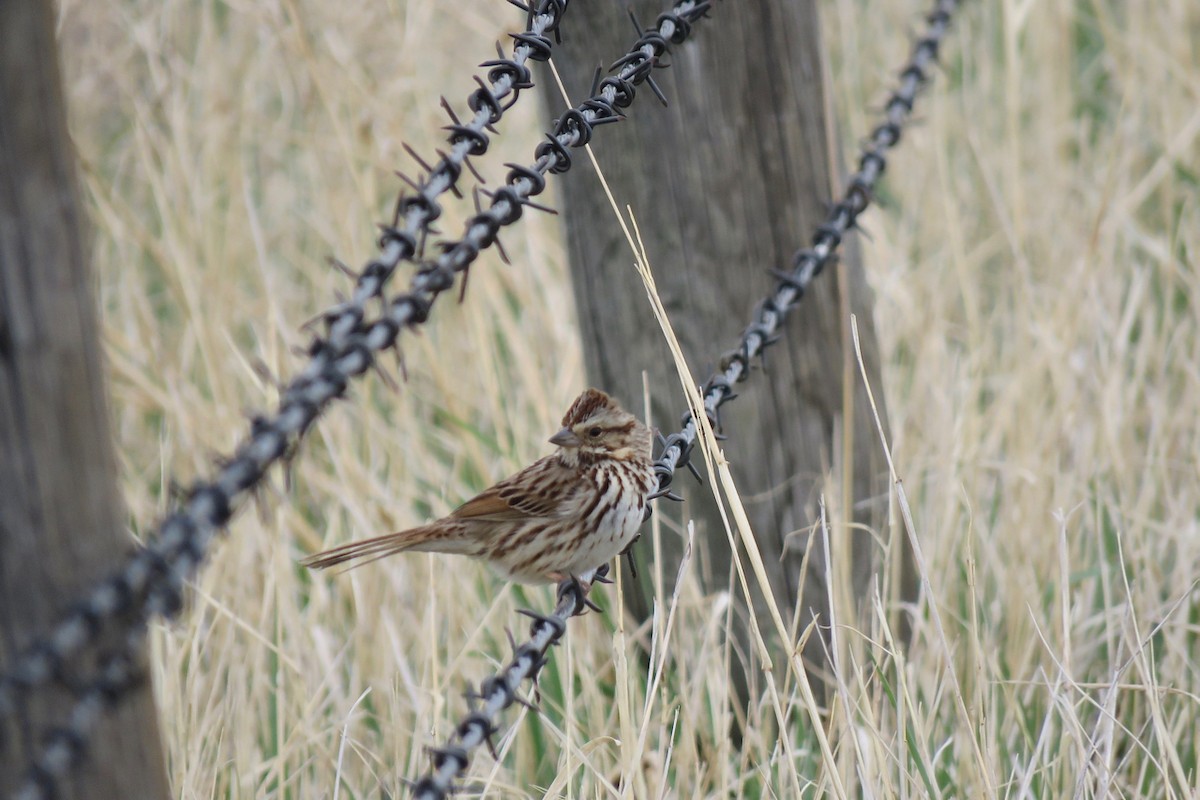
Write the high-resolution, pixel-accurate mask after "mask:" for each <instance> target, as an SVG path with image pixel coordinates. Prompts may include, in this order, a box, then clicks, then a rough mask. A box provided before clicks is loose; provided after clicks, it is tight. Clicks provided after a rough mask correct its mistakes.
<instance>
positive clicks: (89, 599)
mask: <svg viewBox="0 0 1200 800" xmlns="http://www.w3.org/2000/svg"><path fill="white" fill-rule="evenodd" d="M568 2H569V0H539V1H538V3H537V5H536V6H534V5H532V4H531V5H527V6H526V5H519V4H518V5H519V7H520V8H523V9H524V10H525V11H526V13H527V15H528V23H527V27H526V30H525V31H524V32H523V33H518V34H511V36H512V38H513V39H514V40H515V41H516V45H515V46H514V48H513V56H512V58H507V59H506V58H499V59H495V60H492V61H485V62H484V63H483V64H482V66H485V67H491V69H490V71H489V72H488V80H489V81H490V84H485V83H484V82H483V81H482V80H480V79H478V78H476V80H477V81H478V83H479V88H478V89H476V90H475V92H473V93H472V94H471V96H470V97H469V99H468V104H469V105H470V107H471V109H472V110H473V111H475V115H474V117H472V118H471V119H470V120H469V121H468V122H467V123H465V124H463V123H461V122H460V121H459V120H457V119H454V120H453V124H451V125H449V126H447V129H448V130H449V131H450V136H449V137H448V139H449V142H450V144H451V147H450V150H449V151H448V152H445V153H442V154H441V156H442V158H441V160H440V161H439V162H438V163H437V164H436V165H435V166H433V167H431V168H429V170H428V175H427V176H426V178H425V179H424V180H423V181H421V182H420V183H418V184H417V185H416V187H415V189H416V193H415V194H412V195H409V194H402V195H401V197H400V198H399V200H398V201H397V208H396V214H395V217H394V219H393V223H392V224H391V225H388V226H385V228H384V235H383V236H382V237H381V240H380V248H381V251H382V252H381V254H380V257H379V258H377V259H375V260H372V261H371V262H369V263H368V264H367V265H366V267H365V268H364V269H363V270H362V272H361V273H360V274H359V275H358V277H357V280H356V283H355V287H354V292H353V294H352V296H351V298H350V299H349V300H347V301H345V302H342V303H339V304H338V305H337V306H334V307H333V308H331V309H329V310H328V311H326V312H325V313H324V314H322V315H321V319H323V320H324V322H325V327H326V334H325V338H323V339H320V338H319V339H318V340H317V341H315V342H314V343H313V344H312V346H311V347H310V348H309V352H308V355H309V359H310V360H309V362H308V364H307V365H306V367H305V368H304V370H303V371H302V372H301V373H300V375H298V376H297V377H296V378H295V379H293V380H292V382H291V383H290V384H288V386H287V387H286V389H285V391H284V394H283V399H282V401H281V402H280V404H279V408H278V411H277V412H276V414H275V416H274V417H273V418H269V417H266V416H258V417H256V418H255V419H254V420H253V421H252V424H251V429H250V436H249V437H248V438H247V439H245V440H243V442H242V444H241V445H240V446H239V447H238V448H237V450H236V451H235V453H234V455H233V456H232V457H230V458H228V459H225V460H224V463H223V465H222V466H221V468H220V470H219V471H218V473H217V476H216V478H215V480H213V481H212V482H211V483H206V484H205V483H202V484H198V485H196V486H195V487H193V489H192V490H191V492H190V496H189V498H188V500H187V501H186V502H185V503H184V506H183V508H181V509H180V510H178V511H177V512H175V513H173V514H171V515H170V516H168V517H167V518H166V519H165V520H164V521H163V522H162V524H161V526H160V528H159V536H158V537H157V538H156V539H155V540H154V541H152V542H150V543H148V544H147V545H146V546H144V547H142V548H139V549H138V550H137V551H136V552H135V553H133V554H132V555H131V556H130V558H129V559H128V561H127V562H126V564H125V565H124V566H123V567H122V568H121V569H120V570H119V571H118V572H117V573H116V574H114V575H111V576H109V577H108V578H107V579H105V580H103V581H101V582H100V583H98V584H97V585H96V586H95V587H93V588H92V590H91V591H90V592H88V593H87V595H86V596H85V597H83V598H81V599H80V601H79V602H78V603H77V604H76V605H75V606H74V607H73V608H72V609H71V610H70V611H69V612H68V613H67V614H66V615H65V616H64V618H63V619H62V620H61V621H60V622H59V623H58V624H57V625H55V627H54V628H53V630H52V631H51V632H50V633H49V634H48V635H46V636H44V637H42V638H40V639H39V640H37V641H36V642H35V643H34V644H32V645H31V646H29V647H28V648H26V649H25V650H24V651H23V652H22V653H21V654H20V655H19V656H18V657H17V658H16V659H15V663H14V664H13V665H12V667H10V668H8V669H7V671H6V673H5V674H3V675H0V718H2V717H4V716H5V715H7V714H8V713H9V712H10V711H11V709H12V703H13V700H14V695H15V692H16V691H17V690H24V691H30V690H33V689H36V688H39V687H41V686H43V685H45V684H47V683H49V682H51V681H52V680H54V679H55V677H56V676H57V675H59V674H60V673H61V668H62V664H63V662H64V661H65V660H67V659H69V658H71V657H72V656H74V655H75V654H77V653H78V652H80V651H81V650H82V649H83V648H84V647H86V646H88V645H90V644H92V643H94V642H95V641H96V639H97V638H98V637H99V635H100V632H101V630H102V628H103V625H104V623H105V622H107V621H109V620H113V619H115V618H117V617H119V616H121V615H123V614H125V613H127V612H129V611H131V610H134V609H135V607H136V606H138V605H139V604H140V603H142V602H143V599H144V598H146V597H148V596H150V589H151V588H152V587H155V586H162V584H171V586H170V587H167V588H165V589H163V590H159V591H156V592H154V593H153V596H150V600H149V602H148V604H147V605H148V607H149V613H150V614H151V615H153V614H164V615H165V616H173V615H174V613H176V611H177V610H178V607H179V605H180V597H181V591H182V585H183V580H184V578H185V576H186V575H187V574H190V573H191V572H192V571H193V570H194V569H195V567H196V565H197V564H198V563H199V561H200V560H201V559H202V558H203V556H204V554H205V552H206V551H207V549H208V545H209V543H210V541H211V538H212V536H213V533H214V531H215V530H216V529H219V528H221V527H223V526H224V525H225V524H226V523H228V521H229V519H230V517H232V515H233V513H234V511H235V510H236V508H237V506H238V504H239V503H240V502H241V501H243V500H244V499H245V497H246V495H247V494H248V493H249V492H250V491H252V490H253V489H254V488H255V487H257V486H258V485H259V483H260V482H261V481H262V479H263V478H264V477H265V473H266V470H267V469H268V468H269V467H270V466H271V465H272V464H273V463H275V462H276V461H279V460H281V459H284V458H286V457H287V456H288V454H289V453H290V452H291V448H292V446H294V445H295V444H296V442H297V441H298V440H299V438H300V437H302V436H303V435H304V433H305V432H306V431H307V429H308V427H309V426H310V425H311V424H312V423H313V421H315V419H316V418H317V416H319V414H320V412H321V411H322V410H323V409H324V408H325V407H326V406H327V405H328V403H330V402H331V401H332V400H334V399H336V398H337V397H340V396H341V395H342V394H343V393H344V392H345V388H346V384H347V379H348V378H350V377H354V376H357V375H359V374H361V373H362V372H363V371H365V369H366V368H367V367H369V366H370V365H371V364H370V359H369V357H368V358H366V359H364V356H368V355H369V354H367V353H365V352H357V351H356V350H355V348H354V344H355V342H354V341H352V340H353V338H354V336H355V335H356V334H359V333H361V328H362V319H363V317H364V315H365V305H366V303H367V302H368V301H369V300H371V299H372V298H374V297H383V293H384V291H385V289H386V284H387V281H388V280H389V279H390V277H391V276H392V274H393V273H394V272H395V268H396V266H397V265H398V264H399V263H400V262H401V261H404V260H409V261H411V260H414V259H415V258H416V257H417V254H418V253H419V249H420V248H419V246H420V242H421V241H422V240H423V239H424V237H425V236H426V234H427V232H428V229H429V225H430V224H431V223H432V222H433V221H434V220H435V219H437V218H438V217H439V216H440V215H441V207H440V205H439V204H438V202H437V198H438V197H439V196H440V195H442V194H444V193H445V192H446V191H450V190H452V189H454V188H455V186H456V184H457V180H458V177H459V175H460V174H461V172H462V167H463V165H464V164H466V163H467V159H468V158H469V157H471V156H476V155H482V154H483V153H484V152H486V151H487V148H488V144H489V138H488V135H487V133H486V132H485V131H488V130H494V127H493V126H494V125H495V123H496V122H498V121H499V120H500V117H501V116H502V115H503V113H504V112H505V111H506V110H507V109H508V108H511V107H512V105H513V104H514V103H515V102H516V101H517V98H518V96H519V94H520V92H521V91H522V90H524V89H528V88H531V87H532V86H533V83H532V81H531V74H530V71H529V67H528V66H527V63H526V62H528V61H546V60H548V59H549V58H550V52H551V47H552V43H551V41H550V39H549V38H548V37H547V34H550V33H557V31H558V29H559V25H560V24H561V22H562V18H563V15H564V14H565V12H566V8H567V4H568ZM506 100H507V103H506V102H505V101H506ZM414 289H415V291H416V292H418V293H419V292H420V291H421V287H419V286H415V287H414ZM425 310H427V308H426V309H425ZM421 311H422V307H421V304H420V303H415V304H414V307H413V312H412V313H411V314H410V315H409V316H408V317H405V318H404V319H402V320H400V321H399V322H398V323H397V326H396V328H395V331H391V332H390V335H389V336H388V337H387V344H386V346H387V347H390V346H391V345H392V343H393V342H394V340H395V335H396V333H397V332H398V330H399V327H400V326H403V325H405V324H416V323H420V322H424V321H425V319H424V315H423V314H422V313H420V312H421ZM378 335H379V332H377V336H378ZM375 349H376V350H378V349H382V348H378V347H377V348H375Z"/></svg>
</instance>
